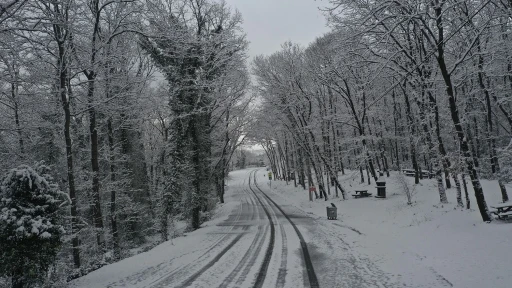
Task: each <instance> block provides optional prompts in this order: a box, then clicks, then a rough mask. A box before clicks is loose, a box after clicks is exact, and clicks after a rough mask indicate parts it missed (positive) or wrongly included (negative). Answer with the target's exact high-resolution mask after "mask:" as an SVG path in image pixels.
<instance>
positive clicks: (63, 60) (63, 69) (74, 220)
mask: <svg viewBox="0 0 512 288" xmlns="http://www.w3.org/2000/svg"><path fill="white" fill-rule="evenodd" d="M60 9H61V7H59V6H58V4H53V10H54V11H53V12H55V14H57V15H60V16H64V15H66V19H67V15H68V14H67V13H65V11H67V7H62V10H64V11H60ZM61 13H63V14H61ZM53 33H54V36H55V39H56V40H57V47H58V59H57V67H58V77H59V94H60V100H61V104H62V109H63V110H64V139H65V142H66V163H67V174H68V175H67V176H68V189H69V198H70V199H71V207H70V210H71V211H70V212H71V233H72V235H73V236H72V238H71V243H72V254H73V264H74V267H75V268H80V264H81V263H80V241H79V239H78V232H79V229H78V209H77V203H76V201H77V199H76V190H75V173H74V169H73V150H72V149H73V148H72V147H73V145H72V140H71V129H70V125H71V111H70V99H69V95H68V94H67V93H66V92H67V91H68V90H67V88H68V87H67V84H68V77H69V75H68V69H69V68H68V66H69V63H68V57H69V53H68V52H69V51H68V49H67V48H68V45H69V42H68V41H69V38H68V37H70V34H69V32H68V31H67V29H66V28H64V27H62V26H61V25H58V24H55V25H53Z"/></svg>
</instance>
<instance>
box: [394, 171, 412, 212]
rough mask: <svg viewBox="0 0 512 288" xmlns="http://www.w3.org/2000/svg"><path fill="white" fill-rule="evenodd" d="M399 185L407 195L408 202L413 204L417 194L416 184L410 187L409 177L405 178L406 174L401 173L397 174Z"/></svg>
mask: <svg viewBox="0 0 512 288" xmlns="http://www.w3.org/2000/svg"><path fill="white" fill-rule="evenodd" d="M396 180H397V184H398V187H400V189H401V190H402V192H403V193H404V194H405V196H407V204H408V205H412V197H413V196H414V194H415V189H416V186H413V187H412V188H411V187H409V184H408V183H407V179H406V178H405V175H404V174H402V173H400V174H398V175H397V176H396Z"/></svg>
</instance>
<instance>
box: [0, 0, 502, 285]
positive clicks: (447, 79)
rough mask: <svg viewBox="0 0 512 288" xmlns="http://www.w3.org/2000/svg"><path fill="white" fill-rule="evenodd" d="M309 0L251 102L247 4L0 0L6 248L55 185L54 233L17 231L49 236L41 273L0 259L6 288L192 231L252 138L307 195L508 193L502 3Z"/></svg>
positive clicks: (47, 280) (52, 279)
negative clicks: (403, 173)
mask: <svg viewBox="0 0 512 288" xmlns="http://www.w3.org/2000/svg"><path fill="white" fill-rule="evenodd" d="M312 1H313V0H312ZM319 5H324V6H326V7H324V8H323V11H324V13H325V15H326V17H327V19H328V23H329V25H330V27H331V32H329V33H327V34H325V35H323V36H321V37H319V38H318V39H316V40H315V41H314V42H313V43H311V44H310V45H309V46H308V47H301V46H299V45H296V44H294V43H290V42H289V43H285V44H283V46H282V50H280V51H278V52H276V53H274V54H272V55H268V56H259V57H256V58H255V59H254V61H253V67H252V71H253V74H254V78H255V79H254V80H255V83H254V84H255V85H254V89H252V92H254V95H257V96H258V101H253V100H254V98H255V96H253V94H252V93H251V89H250V88H251V77H250V75H249V69H248V67H247V63H246V62H247V56H246V53H247V47H248V42H247V41H246V39H245V34H244V32H243V30H242V27H241V25H242V17H241V15H240V13H238V12H236V11H234V10H232V9H231V8H230V7H228V6H227V5H226V3H225V2H223V1H215V0H144V1H142V0H30V1H27V0H0V181H2V183H3V184H2V187H1V188H2V189H0V190H1V192H2V195H3V196H2V197H3V198H1V199H0V200H1V201H0V213H2V214H0V216H1V217H0V226H1V225H3V226H1V227H0V228H2V229H4V228H5V227H7V228H9V229H7V228H5V229H4V230H1V231H4V232H5V233H4V232H2V233H0V237H4V238H1V239H0V243H2V242H1V241H4V240H5V239H7V240H9V239H11V238H8V237H14V236H12V235H11V234H12V233H18V232H19V231H21V230H18V229H16V228H21V226H20V227H13V226H12V225H13V223H15V222H13V221H11V220H10V219H11V218H12V217H22V216H20V215H22V214H20V213H22V211H18V210H17V209H15V208H13V206H12V205H13V204H12V203H15V202H13V200H12V199H14V198H15V197H18V196H16V195H18V194H16V193H21V192H19V191H23V192H24V193H25V192H26V193H32V194H33V195H49V196H44V197H47V198H46V199H47V200H48V203H50V204H51V205H50V204H48V205H50V206H49V207H50V208H51V209H48V211H51V214H52V215H51V217H47V218H44V217H43V218H44V219H47V220H45V221H47V223H50V224H51V225H50V224H48V225H46V226H48V227H50V228H51V227H53V228H52V229H53V230H54V232H53V233H54V234H52V237H54V238H55V239H54V238H51V237H50V236H48V234H44V233H47V232H46V231H45V230H41V231H39V230H37V229H36V230H33V231H32V232H31V233H32V234H30V233H28V234H26V235H25V234H23V235H25V236H26V237H27V238H26V239H29V240H30V239H36V240H37V239H39V240H37V241H43V242H44V241H46V242H44V243H47V244H48V243H49V242H48V241H49V240H48V239H54V240H52V241H55V242H52V243H50V244H48V247H49V248H48V249H47V251H46V252H47V253H46V254H44V253H41V254H40V256H41V257H42V258H40V259H38V261H40V262H38V263H42V264H41V265H39V264H38V265H39V266H38V269H39V270H37V269H36V270H37V271H36V270H34V271H36V272H37V273H35V272H34V273H32V274H23V272H22V271H23V269H22V268H20V267H24V266H23V265H25V264H26V263H23V261H21V262H20V263H19V265H18V266H15V265H6V264H9V263H7V262H5V261H8V260H6V259H8V258H2V259H0V267H1V268H0V272H1V274H0V284H2V283H7V282H5V281H11V280H12V281H11V283H12V285H13V286H15V287H29V286H31V285H40V286H47V287H59V286H65V283H66V281H69V280H71V279H74V278H77V277H80V276H81V275H84V274H86V273H89V272H90V271H92V270H95V269H97V268H99V267H101V266H103V265H106V264H108V263H112V262H115V261H118V260H120V259H123V258H125V257H128V256H131V251H132V249H133V248H139V251H140V250H141V249H149V248H151V246H152V245H156V244H157V243H159V242H162V241H166V240H168V239H170V237H171V232H172V231H173V229H174V221H175V220H179V221H184V222H186V223H188V229H190V230H193V229H198V228H199V227H200V225H201V223H202V222H204V221H205V220H207V219H208V217H209V213H210V212H211V211H212V210H213V209H214V208H215V205H216V204H217V203H223V202H224V193H225V190H224V189H225V179H226V177H227V174H228V172H229V168H230V166H235V165H232V163H233V161H234V160H233V155H234V154H235V153H237V148H238V147H240V145H242V143H243V142H244V140H245V139H251V140H254V141H257V142H258V143H259V144H261V146H262V147H263V149H264V150H265V152H266V155H267V157H268V159H269V162H270V167H271V169H272V170H273V173H274V175H275V176H276V177H278V178H280V179H285V180H287V181H295V185H302V186H303V188H304V189H306V188H307V186H306V185H308V186H309V185H311V186H317V187H318V192H319V195H317V197H319V198H324V199H326V200H327V198H328V197H331V195H332V196H334V197H342V198H344V199H345V198H346V196H347V194H346V190H345V189H344V187H343V183H341V182H339V181H338V175H339V173H342V174H344V173H345V169H347V170H353V171H358V173H359V174H358V175H360V180H361V182H368V183H371V181H376V180H377V178H378V177H379V171H381V172H382V173H388V176H389V171H390V170H400V169H403V168H411V169H413V170H414V171H415V182H416V183H419V182H420V181H421V178H422V176H423V175H424V173H423V171H429V173H427V174H428V175H430V177H435V178H436V179H437V182H436V183H437V189H438V192H439V200H440V202H441V203H446V202H447V197H446V193H445V189H447V188H452V187H455V188H456V189H457V193H458V197H457V203H458V205H459V206H461V207H464V206H465V207H466V208H470V205H471V203H470V202H469V199H468V197H467V196H466V202H465V203H464V202H463V198H464V197H463V196H462V194H463V192H462V188H461V187H463V188H467V187H472V188H473V190H474V193H475V198H476V200H477V203H476V206H477V208H478V209H479V211H480V214H481V216H482V219H483V221H491V220H492V219H493V218H492V217H491V215H490V212H489V209H488V205H487V203H486V200H485V197H484V191H483V188H482V186H481V184H480V181H481V179H490V180H495V181H497V183H498V184H499V185H498V186H499V188H500V191H499V192H497V193H501V196H502V200H503V202H506V201H508V200H509V198H508V194H507V190H506V185H507V184H508V183H510V182H511V181H512V96H511V95H512V40H511V39H512V1H505V0H485V1H470V0H428V1H426V0H395V1H380V0H374V1H352V0H328V1H323V2H321V4H320V2H319ZM319 36H320V35H319ZM255 103H257V104H258V109H255V110H256V111H254V113H249V111H250V109H251V108H253V107H254V106H255V105H256V104H255ZM238 150H239V151H240V152H239V153H240V155H239V156H236V157H235V158H236V159H237V160H236V161H237V162H238V164H236V166H237V167H244V166H246V164H248V163H245V162H246V154H245V152H244V153H242V149H238ZM16 171H18V172H16ZM19 171H24V172H19ZM20 175H21V176H20ZM41 175H42V176H41ZM324 176H327V177H324ZM358 177H359V176H358ZM326 178H327V179H329V180H330V181H327V182H329V183H325V182H326ZM33 181H36V182H38V183H44V185H40V186H32V182H33ZM27 187H29V188H27ZM61 192H64V193H61ZM38 193H39V194H38ZM32 194H30V195H32ZM340 194H341V195H340ZM6 195H7V196H6ZM27 195H29V194H27ZM63 195H65V197H63V198H62V197H61V196H63ZM25 196H26V195H25ZM25 196H24V197H25ZM7 197H11V198H12V199H11V198H7ZM26 197H28V196H26ZM38 197H39V196H38ZM58 197H61V198H62V199H59V200H57V198H58ZM18 200H19V201H22V200H23V201H25V200H26V202H19V203H29V204H30V203H32V202H30V201H28V200H27V199H18ZM16 203H17V202H16ZM34 203H35V202H34ZM34 203H32V204H30V205H39V204H37V203H36V204H34ZM57 203H59V205H57ZM27 205H28V204H27ZM4 208H5V209H4ZM13 209H15V210H13ZM38 209H39V208H38ZM43 210H44V209H43ZM27 211H29V212H30V213H32V214H33V215H32V214H31V215H32V216H33V217H34V219H36V218H35V217H42V216H41V215H37V216H35V215H36V214H37V213H43V212H44V213H46V212H45V211H42V210H41V211H39V210H37V209H35V210H31V209H27ZM38 211H39V212H38ZM36 212H37V213H36ZM27 213H28V212H27ZM34 213H36V214H34ZM48 213H50V212H48ZM57 214H58V215H57ZM27 215H28V214H27ZM27 215H25V216H26V217H28V216H30V215H28V216H27ZM32 216H30V217H32ZM10 217H11V218H10ZM26 219H28V218H26ZM31 219H32V218H31ZM37 219H39V218H37ZM41 219H42V218H41ZM2 221H3V222H2ZM34 221H36V220H34ZM37 221H39V220H37ZM5 223H7V224H5ZM33 223H35V222H33ZM22 224H23V223H22ZM9 225H11V226H9ZM23 225H25V224H23ZM50 228H48V229H50ZM61 228H62V229H61ZM13 231H14V232H13ZM16 231H18V232H16ZM8 233H11V234H9V235H11V236H5V235H8ZM48 233H49V232H48ZM4 234H5V235H4ZM21 234H22V233H21ZM21 234H20V235H21ZM43 234H44V235H43ZM61 234H62V235H61ZM16 235H18V234H16ZM18 236H19V235H18ZM25 236H24V237H25ZM20 237H21V236H20ZM30 237H35V238H30ZM57 238H59V239H57ZM23 239H25V238H23ZM26 239H25V240H26ZM34 241H35V240H34ZM43 242H41V243H43ZM6 243H7V242H6ZM27 243H28V242H27ZM32 244H33V243H30V245H28V244H27V246H26V247H29V248H26V249H37V247H38V246H37V245H32ZM34 247H35V248H34ZM0 249H3V248H0ZM12 249H13V251H15V250H16V247H14V248H12ZM2 252H4V251H2ZM9 253H10V252H9ZM34 253H36V252H34ZM9 255H11V254H9ZM13 255H14V256H13ZM16 255H18V254H15V253H14V252H13V253H12V255H11V256H9V257H11V258H12V259H14V258H19V257H17V256H16ZM15 256H16V257H15ZM54 258H55V259H54ZM54 260H55V261H54ZM2 261H4V262H2ZM11 266H12V267H11ZM43 270H44V271H43ZM2 277H3V278H2ZM29 278H30V279H29ZM36 278H37V279H36Z"/></svg>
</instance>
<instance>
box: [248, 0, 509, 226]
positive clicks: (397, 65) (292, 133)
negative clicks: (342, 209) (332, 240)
mask: <svg viewBox="0 0 512 288" xmlns="http://www.w3.org/2000/svg"><path fill="white" fill-rule="evenodd" d="M327 2H329V3H328V4H326V5H327V7H325V8H324V9H323V10H324V12H325V14H326V16H327V17H328V20H329V24H330V26H331V27H332V29H331V32H329V33H327V34H326V35H323V36H322V37H320V38H318V39H316V41H314V42H313V43H311V44H310V45H309V46H308V47H306V48H302V47H300V46H298V45H296V44H293V43H286V44H284V45H283V46H282V50H281V51H278V52H276V53H274V54H272V55H270V56H260V57H258V58H256V59H255V61H254V67H253V73H254V75H255V77H256V79H257V89H258V93H259V95H260V96H261V98H262V100H261V101H262V106H261V107H260V110H259V111H258V115H257V116H256V117H257V120H256V121H255V122H254V126H253V127H252V131H253V132H254V136H257V135H258V136H259V139H260V142H261V143H262V145H263V146H264V148H265V151H266V152H267V155H268V158H269V159H270V162H271V168H272V170H273V171H274V173H275V174H276V175H277V176H278V177H280V178H284V179H287V180H288V179H291V178H293V179H297V180H298V183H299V184H301V185H303V186H304V189H306V188H307V187H306V181H305V180H306V179H307V180H308V181H307V183H310V184H309V185H311V186H317V187H318V188H319V192H320V196H319V197H326V199H327V197H328V196H327V195H328V194H331V191H330V190H331V189H334V191H335V195H336V196H339V193H341V196H342V197H343V198H345V197H346V193H345V190H344V188H343V186H342V185H341V183H339V182H338V180H337V175H338V173H343V174H344V173H345V169H351V170H356V171H357V170H359V173H360V177H361V182H365V181H366V180H367V181H368V183H370V181H371V179H375V180H377V178H378V177H379V175H378V173H377V171H378V170H380V171H382V172H389V170H399V169H403V168H411V169H414V171H415V183H419V181H420V178H421V177H422V175H423V174H424V173H422V171H425V170H427V171H429V173H428V174H429V175H431V177H435V178H437V183H438V184H437V187H438V191H439V199H440V202H441V203H447V198H446V193H445V189H446V188H451V187H456V188H457V194H458V197H457V202H458V205H460V206H461V207H463V206H464V203H463V200H462V198H463V197H462V195H461V194H462V192H461V190H462V189H461V186H463V187H464V188H467V187H468V186H469V185H471V186H469V187H473V189H474V193H475V198H476V200H477V203H476V204H477V207H478V209H479V211H480V214H481V216H482V219H483V220H484V221H491V220H492V217H491V215H490V213H489V209H488V206H487V203H486V201H485V197H484V193H483V188H482V186H481V184H480V180H481V179H482V178H485V179H492V180H496V181H498V184H499V187H500V191H499V192H498V193H501V195H502V200H503V202H506V201H508V199H509V198H508V195H507V191H506V183H510V181H511V180H512V141H511V137H512V96H511V95H512V41H511V39H512V38H511V37H512V1H500V0H487V1H460V0H456V1H451V0H429V1H424V0H415V1H410V0H409V1H407V0H398V1H349V0H347V1H345V0H330V1H327ZM324 4H325V2H324ZM364 171H366V172H364ZM292 175H293V176H295V177H292ZM322 175H327V178H328V179H332V180H331V181H330V182H331V183H324V182H325V178H324V177H322ZM388 176H389V174H388ZM313 178H315V179H313ZM365 178H366V180H365ZM466 179H467V180H466ZM466 181H468V182H466ZM461 182H462V184H463V185H461V184H460V183H461ZM315 183H316V184H315ZM296 184H297V182H296ZM466 198H467V197H466ZM465 205H466V207H467V208H469V207H470V203H469V199H467V201H466V203H465Z"/></svg>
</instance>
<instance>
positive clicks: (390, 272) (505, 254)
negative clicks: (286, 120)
mask: <svg viewBox="0 0 512 288" xmlns="http://www.w3.org/2000/svg"><path fill="white" fill-rule="evenodd" d="M253 170H255V169H247V170H241V171H234V172H231V173H230V181H228V185H229V187H228V190H227V195H226V204H224V205H221V206H219V208H218V209H217V211H216V214H215V216H214V217H213V219H212V220H211V221H209V222H207V223H205V224H204V225H203V228H201V229H199V230H197V231H194V232H191V233H187V234H186V235H185V236H184V237H178V238H176V239H173V240H172V241H168V242H165V243H162V244H160V245H159V246H157V247H155V248H154V249H152V250H150V251H148V252H145V253H142V254H139V255H136V256H133V257H130V258H127V259H124V260H122V261H120V262H118V263H115V264H112V265H108V266H105V267H103V268H101V269H99V270H97V271H94V272H92V273H91V274H89V275H87V276H84V277H82V278H80V279H77V280H75V281H73V282H72V283H70V284H71V285H70V286H71V287H253V285H254V283H255V282H256V278H257V277H258V275H259V274H261V267H262V263H263V260H264V256H265V252H266V251H267V250H268V249H267V247H269V246H270V245H269V243H270V238H271V237H270V235H271V233H270V232H269V230H271V229H270V228H271V225H269V221H268V216H267V214H266V213H265V211H264V210H263V208H262V207H266V208H267V211H268V212H269V214H268V215H270V217H271V219H272V220H273V223H274V225H272V226H273V227H274V230H275V240H274V242H273V243H274V245H273V250H272V254H271V255H272V256H271V258H270V262H269V265H268V270H267V273H266V275H265V277H264V282H263V287H302V286H304V287H307V286H308V285H309V282H308V273H307V271H306V269H305V265H304V260H303V252H302V250H301V245H300V242H299V238H298V237H297V234H296V233H295V231H294V229H293V227H292V226H291V225H290V223H289V222H288V220H287V219H286V218H285V217H284V216H283V215H282V213H281V212H280V211H279V210H278V209H277V207H275V206H273V205H272V204H271V203H270V201H268V200H266V199H265V197H263V194H261V193H259V192H257V193H253V192H252V191H251V190H250V187H249V181H248V180H249V175H250V172H251V171H253ZM397 177H398V175H397V174H392V175H391V177H390V178H386V181H387V195H388V198H387V199H376V198H373V197H371V198H362V199H352V198H353V197H352V196H350V195H351V194H352V193H353V191H354V190H356V189H358V188H361V189H368V190H369V192H372V193H374V195H375V193H376V191H375V190H376V189H375V187H374V184H372V185H369V186H368V185H366V184H359V183H358V182H359V177H358V175H357V174H351V173H348V174H347V175H345V176H340V179H341V180H342V185H343V186H344V188H345V189H347V191H348V193H347V194H348V198H349V199H348V200H345V201H343V200H341V199H340V198H331V199H329V201H327V202H325V201H323V200H320V199H318V200H315V201H314V202H309V201H308V192H307V191H304V190H303V189H301V188H300V187H298V188H295V187H294V185H293V182H290V183H289V184H288V185H287V184H286V183H285V182H284V181H273V182H272V188H271V189H270V187H269V185H268V183H269V182H268V179H267V175H266V171H264V170H263V169H260V170H258V171H257V172H256V180H257V181H256V182H257V184H258V186H259V188H261V189H262V191H263V192H265V193H267V194H268V196H270V197H271V198H272V199H273V200H274V201H275V202H276V203H277V204H279V205H280V207H281V208H282V209H283V211H284V212H285V213H286V214H287V215H288V216H289V217H290V219H291V220H292V221H293V222H294V223H295V224H296V225H297V227H298V229H299V230H300V232H301V233H302V235H303V237H304V239H305V242H306V243H307V245H308V249H309V254H310V255H311V261H312V263H313V266H314V269H315V272H316V275H317V277H318V282H319V284H320V287H350V288H351V287H463V288H466V287H467V288H471V287H510V283H512V273H511V272H510V271H512V265H511V264H512V249H510V239H512V223H506V222H501V221H495V222H493V223H491V224H486V223H483V222H482V221H481V218H480V215H479V212H478V210H476V209H472V210H465V209H461V208H457V207H456V199H455V189H450V190H448V191H447V193H448V197H449V201H450V203H449V204H445V205H440V204H439V196H438V194H437V189H436V187H435V185H434V184H435V183H434V182H433V180H422V183H421V184H420V185H418V186H416V188H415V190H414V196H413V201H414V203H413V205H407V204H406V197H405V195H403V192H402V191H401V190H400V189H399V185H398V181H397V179H398V178H397ZM406 179H407V181H409V183H410V184H411V186H412V181H413V179H412V178H406ZM251 182H252V183H254V181H253V180H251ZM482 184H483V186H484V189H485V192H486V197H487V200H488V202H489V204H493V203H498V202H499V201H500V193H499V190H498V187H497V184H496V183H494V182H489V181H483V182H482ZM253 188H254V185H253ZM254 190H256V189H254ZM470 192H471V193H470V196H471V201H472V206H473V207H476V201H475V199H474V196H473V195H472V190H471V191H470ZM256 194H258V195H259V196H257V195H256ZM331 194H334V191H332V190H331ZM332 196H333V195H332ZM258 198H259V199H260V200H261V201H262V202H261V204H263V205H261V204H260V202H259V200H258ZM330 203H334V204H335V205H336V206H337V207H338V219H337V220H327V217H326V208H325V207H326V206H330Z"/></svg>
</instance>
